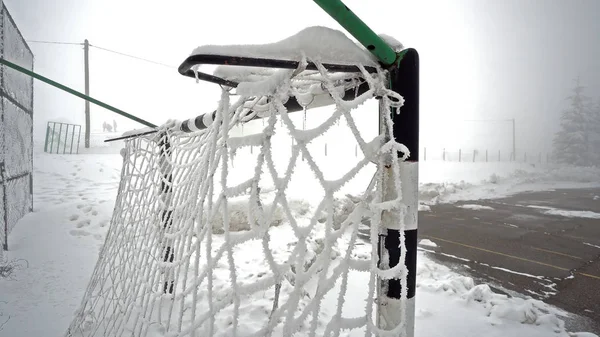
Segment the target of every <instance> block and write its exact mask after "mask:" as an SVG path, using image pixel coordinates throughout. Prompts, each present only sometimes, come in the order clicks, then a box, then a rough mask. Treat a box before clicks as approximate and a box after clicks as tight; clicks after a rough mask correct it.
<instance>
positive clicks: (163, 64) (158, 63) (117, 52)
mask: <svg viewBox="0 0 600 337" xmlns="http://www.w3.org/2000/svg"><path fill="white" fill-rule="evenodd" d="M90 47H94V48H97V49H101V50H104V51H107V52H110V53H115V54H118V55H121V56H126V57H130V58H133V59H136V60H141V61H145V62H149V63H154V64H157V65H160V66H163V67H167V68H171V69H177V67H174V66H172V65H168V64H165V63H161V62H157V61H152V60H148V59H145V58H142V57H138V56H134V55H130V54H126V53H122V52H119V51H116V50H112V49H108V48H103V47H99V46H95V45H92V44H90Z"/></svg>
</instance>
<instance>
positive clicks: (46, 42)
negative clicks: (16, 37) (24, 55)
mask: <svg viewBox="0 0 600 337" xmlns="http://www.w3.org/2000/svg"><path fill="white" fill-rule="evenodd" d="M27 42H31V43H43V44H58V45H77V46H83V43H77V42H64V41H43V40H27ZM90 47H94V48H97V49H101V50H104V51H107V52H110V53H114V54H118V55H121V56H125V57H130V58H133V59H136V60H140V61H144V62H149V63H153V64H157V65H160V66H163V67H167V68H171V69H177V67H174V66H172V65H169V64H165V63H161V62H157V61H152V60H149V59H146V58H142V57H138V56H134V55H130V54H126V53H123V52H120V51H116V50H112V49H108V48H104V47H100V46H95V45H92V44H90Z"/></svg>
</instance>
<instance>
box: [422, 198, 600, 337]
mask: <svg viewBox="0 0 600 337" xmlns="http://www.w3.org/2000/svg"><path fill="white" fill-rule="evenodd" d="M464 205H481V206H487V207H489V208H488V209H469V208H463V207H465V206H464ZM532 206H533V207H532ZM466 207H472V206H466ZM552 209H560V210H569V211H584V212H586V211H587V212H588V213H581V214H578V215H579V216H577V217H572V216H571V217H569V216H564V215H559V214H552V212H553V211H552ZM548 212H550V213H548ZM554 212H555V211H554ZM589 212H593V213H589ZM582 215H583V216H587V218H586V217H581V216H582ZM599 215H600V189H598V188H597V189H577V190H556V191H548V192H532V193H523V194H519V195H515V196H512V197H508V198H503V199H494V200H478V201H465V202H459V203H456V204H446V205H436V206H432V207H431V211H430V212H420V213H419V240H421V239H430V240H431V241H433V242H435V243H436V244H437V245H438V247H436V248H429V247H425V246H421V248H422V249H426V250H429V251H431V254H430V255H431V256H432V257H434V258H435V259H437V260H439V261H441V262H443V263H445V264H451V265H452V266H454V267H455V268H458V269H460V272H461V273H469V274H470V275H472V276H473V277H474V278H475V279H477V280H478V281H482V282H487V283H489V284H490V285H492V286H494V287H495V288H497V289H499V290H500V291H505V292H507V293H510V294H515V293H518V294H523V295H528V296H531V297H533V298H536V299H541V300H543V301H545V302H546V303H549V304H552V305H555V306H557V307H559V308H562V309H565V310H566V311H569V312H571V313H574V314H577V315H580V316H581V317H576V318H572V319H567V320H566V323H567V327H568V328H569V330H571V331H577V330H579V331H590V332H594V333H596V334H599V335H600V218H596V219H594V218H591V217H594V216H599Z"/></svg>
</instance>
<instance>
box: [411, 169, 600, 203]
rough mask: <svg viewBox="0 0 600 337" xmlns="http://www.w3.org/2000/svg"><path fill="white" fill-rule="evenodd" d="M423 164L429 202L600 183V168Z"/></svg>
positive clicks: (424, 198)
mask: <svg viewBox="0 0 600 337" xmlns="http://www.w3.org/2000/svg"><path fill="white" fill-rule="evenodd" d="M419 165H420V167H419V182H420V184H419V201H420V202H421V203H422V204H426V205H433V204H437V203H452V202H456V201H460V200H480V199H489V198H501V197H506V196H509V195H512V194H515V193H520V192H526V191H543V190H549V189H556V188H585V187H598V186H600V168H586V167H570V166H552V167H536V166H532V165H530V164H523V163H456V162H435V161H433V162H423V163H420V164H419Z"/></svg>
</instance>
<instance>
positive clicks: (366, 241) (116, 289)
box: [67, 57, 408, 337]
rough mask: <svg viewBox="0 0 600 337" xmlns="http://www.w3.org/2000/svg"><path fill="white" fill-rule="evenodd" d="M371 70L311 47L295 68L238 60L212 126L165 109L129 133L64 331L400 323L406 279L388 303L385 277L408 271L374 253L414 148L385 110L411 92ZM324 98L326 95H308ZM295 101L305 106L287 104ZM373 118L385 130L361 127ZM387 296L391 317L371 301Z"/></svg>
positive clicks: (350, 327)
mask: <svg viewBox="0 0 600 337" xmlns="http://www.w3.org/2000/svg"><path fill="white" fill-rule="evenodd" d="M307 65H313V68H316V69H317V70H307V69H308V68H307ZM373 69H374V70H373V71H368V70H367V69H366V68H365V67H363V66H362V65H361V64H356V71H355V72H352V73H348V72H332V71H330V70H328V69H327V68H326V67H325V66H324V65H323V64H321V63H320V62H319V60H316V59H310V58H307V57H304V58H303V59H302V61H300V62H298V68H297V69H289V70H285V69H284V70H273V69H266V68H257V69H255V70H253V71H246V70H248V69H245V70H244V69H242V70H239V71H238V72H237V73H236V76H237V80H238V81H239V82H240V83H241V84H240V85H239V86H238V87H237V88H236V89H233V88H230V87H223V90H222V94H221V99H220V102H219V105H218V108H217V110H216V111H215V112H214V113H209V114H206V115H204V117H203V118H201V120H202V123H203V125H204V126H206V128H204V129H201V130H199V129H198V128H197V127H193V126H192V127H189V125H190V123H189V122H187V121H186V122H178V121H169V122H167V123H165V124H164V125H162V126H161V127H159V128H158V132H156V133H154V134H150V135H144V136H140V137H136V138H132V139H129V140H127V141H126V145H125V148H124V149H123V151H122V155H123V159H124V161H123V168H122V176H121V182H120V186H119V191H118V196H117V200H116V205H115V210H114V214H113V217H112V220H111V225H110V228H109V231H108V234H107V237H106V241H105V243H104V245H103V248H102V250H101V252H100V256H99V259H98V262H97V265H96V267H95V269H94V272H93V275H92V277H91V280H90V282H89V286H88V288H87V290H86V292H85V295H84V298H83V301H82V304H81V307H80V308H79V309H78V311H77V312H76V314H75V318H74V319H73V321H72V323H71V325H70V326H69V329H68V332H67V336H86V337H88V336H172V337H175V336H292V335H299V336H339V335H340V334H343V335H347V334H350V335H359V336H365V335H380V336H382V335H390V336H399V335H400V334H401V332H402V330H403V329H404V323H402V322H404V319H402V318H403V316H404V315H405V313H404V306H403V305H402V304H403V303H404V302H403V301H405V299H406V291H405V290H404V291H403V294H402V296H401V298H400V299H398V300H396V301H397V303H391V302H390V301H391V299H389V298H387V299H386V298H385V291H381V289H380V283H381V282H383V281H385V280H389V279H400V280H401V283H402V285H403V287H402V289H406V288H407V287H406V275H407V271H406V267H405V265H404V264H403V263H399V264H398V265H396V266H394V267H390V265H389V261H387V260H386V255H385V252H383V253H382V258H381V259H380V258H379V253H380V252H379V246H378V242H379V235H380V232H381V231H382V230H383V229H385V222H386V221H395V222H397V223H401V222H402V221H400V220H399V219H400V218H401V217H402V214H403V212H405V207H404V206H403V203H402V201H401V197H400V196H399V193H397V191H400V183H401V182H400V171H399V170H400V161H402V160H403V159H404V158H403V157H402V156H406V155H407V154H408V151H407V149H406V148H405V147H403V146H402V145H401V144H399V143H397V142H395V141H394V138H393V137H392V131H391V129H392V119H391V116H390V111H392V108H394V107H395V108H397V107H399V106H400V105H401V104H402V102H403V99H402V97H400V96H399V95H398V94H397V93H395V92H393V91H391V90H389V89H387V88H386V85H385V84H386V72H385V71H383V70H381V69H379V68H373ZM230 70H231V69H229V70H228V69H227V68H222V69H221V71H222V72H227V71H230ZM360 88H363V89H364V90H359V89H360ZM352 90H353V91H354V92H355V95H354V97H351V98H350V99H348V97H347V96H348V95H347V94H346V93H348V92H350V91H352ZM323 97H326V98H327V99H328V100H329V101H330V103H331V104H330V105H329V106H324V107H321V108H314V109H313V108H312V107H313V106H315V104H314V102H316V101H317V100H319V99H322V98H323ZM375 98H377V99H375ZM291 100H295V101H296V102H297V103H298V104H300V105H301V106H302V107H303V109H301V110H300V111H298V112H293V113H292V112H291V111H289V110H288V108H287V107H288V106H289V102H290V101H291ZM286 104H287V105H286ZM313 110H315V111H313ZM364 116H368V118H369V119H372V120H377V119H380V127H379V130H377V124H376V123H375V124H374V125H375V126H374V129H375V130H373V129H371V130H368V132H366V131H365V130H361V129H364V128H361V125H360V123H357V120H359V119H361V118H363V119H364V118H365V117H364ZM372 127H373V126H372ZM186 131H187V132H186ZM365 135H368V137H367V136H365ZM322 139H326V141H323V140H322ZM342 149H345V150H342ZM348 149H349V150H348ZM340 153H341V154H340ZM399 229H400V233H401V235H403V234H402V233H403V228H399ZM400 244H401V246H402V247H403V245H404V241H403V236H401V238H400ZM402 252H403V253H402V254H404V249H402ZM400 261H404V255H402V256H401V258H400ZM382 304H384V305H385V304H388V305H389V306H390V307H394V308H396V309H397V310H398V312H395V313H394V316H395V317H394V318H390V317H386V315H384V314H382V313H379V314H377V310H376V307H377V306H378V305H379V306H381V305H382ZM382 320H383V321H386V322H387V323H384V324H382V323H381V321H382ZM382 326H383V328H382Z"/></svg>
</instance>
